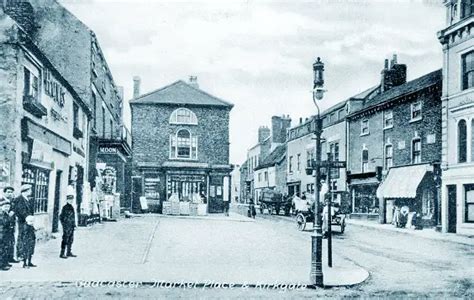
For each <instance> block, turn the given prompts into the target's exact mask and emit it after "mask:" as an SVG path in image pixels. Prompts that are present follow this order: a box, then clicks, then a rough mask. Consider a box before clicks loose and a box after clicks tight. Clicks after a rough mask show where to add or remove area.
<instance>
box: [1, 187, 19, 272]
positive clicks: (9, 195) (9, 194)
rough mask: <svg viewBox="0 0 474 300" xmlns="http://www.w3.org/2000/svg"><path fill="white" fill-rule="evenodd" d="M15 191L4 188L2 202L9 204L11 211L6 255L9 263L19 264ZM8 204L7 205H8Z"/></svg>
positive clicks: (6, 240) (9, 213)
mask: <svg viewBox="0 0 474 300" xmlns="http://www.w3.org/2000/svg"><path fill="white" fill-rule="evenodd" d="M14 191H15V190H14V189H13V188H12V187H11V186H6V187H4V188H3V198H2V199H1V200H0V202H2V201H6V202H8V204H9V205H10V209H9V211H8V216H7V217H6V218H7V228H6V231H5V247H6V253H7V254H6V255H7V260H8V262H9V263H17V262H18V261H17V260H15V258H14V257H13V256H14V251H15V250H14V249H15V212H14V211H13V204H14V203H13V192H14ZM8 204H7V205H8Z"/></svg>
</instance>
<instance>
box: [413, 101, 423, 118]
mask: <svg viewBox="0 0 474 300" xmlns="http://www.w3.org/2000/svg"><path fill="white" fill-rule="evenodd" d="M418 120H421V102H420V101H418V102H415V103H412V104H411V121H418Z"/></svg>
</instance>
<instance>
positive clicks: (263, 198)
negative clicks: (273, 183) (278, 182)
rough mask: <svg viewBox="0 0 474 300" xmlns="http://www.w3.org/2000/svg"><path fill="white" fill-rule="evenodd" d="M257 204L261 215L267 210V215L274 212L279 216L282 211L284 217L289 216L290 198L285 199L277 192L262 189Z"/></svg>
mask: <svg viewBox="0 0 474 300" xmlns="http://www.w3.org/2000/svg"><path fill="white" fill-rule="evenodd" d="M259 202H260V213H261V214H263V211H264V210H265V209H267V210H268V213H269V214H272V213H273V212H275V213H276V214H277V215H279V214H280V211H281V210H282V209H283V211H284V212H285V215H286V216H289V215H290V210H291V204H292V202H291V198H285V197H284V196H283V195H282V194H281V193H279V192H277V191H274V190H270V189H264V190H263V191H262V193H261V195H260V198H259Z"/></svg>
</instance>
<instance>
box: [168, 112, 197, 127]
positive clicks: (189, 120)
mask: <svg viewBox="0 0 474 300" xmlns="http://www.w3.org/2000/svg"><path fill="white" fill-rule="evenodd" d="M197 123H198V122H197V117H196V115H195V114H194V113H193V112H192V111H191V110H189V109H187V108H178V109H176V110H175V111H173V113H172V114H171V117H170V124H190V125H197Z"/></svg>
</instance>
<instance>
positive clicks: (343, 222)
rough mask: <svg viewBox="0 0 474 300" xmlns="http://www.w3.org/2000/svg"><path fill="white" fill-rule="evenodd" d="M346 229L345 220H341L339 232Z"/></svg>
mask: <svg viewBox="0 0 474 300" xmlns="http://www.w3.org/2000/svg"><path fill="white" fill-rule="evenodd" d="M345 229H346V221H344V220H343V221H342V222H341V233H344V230H345Z"/></svg>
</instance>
